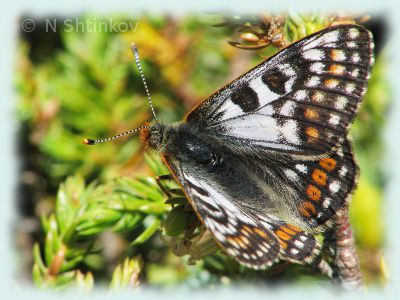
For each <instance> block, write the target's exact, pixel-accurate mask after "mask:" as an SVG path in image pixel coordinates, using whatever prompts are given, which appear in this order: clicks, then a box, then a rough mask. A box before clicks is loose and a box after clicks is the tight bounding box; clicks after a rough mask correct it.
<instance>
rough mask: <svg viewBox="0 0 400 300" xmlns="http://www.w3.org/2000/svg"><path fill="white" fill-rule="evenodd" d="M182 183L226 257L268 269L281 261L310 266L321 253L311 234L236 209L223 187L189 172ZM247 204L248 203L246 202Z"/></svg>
mask: <svg viewBox="0 0 400 300" xmlns="http://www.w3.org/2000/svg"><path fill="white" fill-rule="evenodd" d="M178 174H180V175H179V176H178V178H180V179H179V181H180V182H181V183H182V186H183V188H184V189H185V192H186V193H187V195H188V196H189V199H190V201H191V202H192V205H193V207H194V209H195V211H196V212H197V214H198V216H199V217H200V219H201V220H202V221H203V223H204V225H205V226H206V228H207V229H208V230H210V232H211V233H212V235H213V236H214V238H215V240H216V241H217V242H218V243H219V244H220V245H221V246H222V248H223V249H224V250H225V251H226V253H227V254H228V255H230V256H232V257H233V258H235V259H236V260H237V261H238V262H240V263H241V264H243V265H245V266H247V267H250V268H253V269H264V268H266V267H268V266H270V265H271V264H272V263H273V262H275V261H276V260H278V259H279V258H283V259H285V260H290V261H293V262H298V263H304V262H310V261H312V259H313V258H314V257H315V255H316V254H318V252H319V245H318V243H317V242H316V240H315V239H314V237H313V236H312V235H311V234H308V233H306V232H304V231H302V230H301V229H299V228H298V227H296V226H293V225H290V224H287V223H285V222H283V221H281V220H279V219H278V218H275V217H274V216H271V215H263V214H261V215H260V213H259V212H257V211H254V210H251V209H249V208H243V207H242V206H241V205H236V203H238V201H236V200H233V199H228V198H227V197H226V193H224V192H223V191H222V190H221V188H220V187H218V186H215V185H213V183H212V182H207V180H205V179H204V178H203V179H200V178H199V176H198V175H196V174H195V173H190V172H189V171H188V170H186V171H182V172H179V173H178ZM244 200H245V199H244Z"/></svg>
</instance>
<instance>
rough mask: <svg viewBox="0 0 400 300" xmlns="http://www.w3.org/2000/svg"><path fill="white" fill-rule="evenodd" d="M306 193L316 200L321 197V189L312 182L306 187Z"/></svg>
mask: <svg viewBox="0 0 400 300" xmlns="http://www.w3.org/2000/svg"><path fill="white" fill-rule="evenodd" d="M306 193H307V195H308V197H310V199H311V200H314V201H318V200H319V199H321V191H320V190H319V189H318V188H317V187H316V186H315V185H313V184H310V185H309V186H308V187H307V189H306Z"/></svg>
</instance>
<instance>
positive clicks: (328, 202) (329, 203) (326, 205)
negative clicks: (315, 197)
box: [322, 198, 331, 208]
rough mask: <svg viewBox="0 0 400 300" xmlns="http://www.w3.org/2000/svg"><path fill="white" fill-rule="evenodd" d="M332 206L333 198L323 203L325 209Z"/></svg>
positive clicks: (326, 199)
mask: <svg viewBox="0 0 400 300" xmlns="http://www.w3.org/2000/svg"><path fill="white" fill-rule="evenodd" d="M330 205H331V198H325V199H324V202H322V206H323V207H324V208H329V206H330Z"/></svg>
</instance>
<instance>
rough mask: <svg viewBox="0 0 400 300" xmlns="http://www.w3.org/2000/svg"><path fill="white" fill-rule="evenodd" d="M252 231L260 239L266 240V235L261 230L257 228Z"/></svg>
mask: <svg viewBox="0 0 400 300" xmlns="http://www.w3.org/2000/svg"><path fill="white" fill-rule="evenodd" d="M254 231H255V232H256V233H257V234H258V235H259V236H261V237H263V238H265V239H266V238H268V234H266V233H265V232H264V231H262V230H261V229H258V228H254Z"/></svg>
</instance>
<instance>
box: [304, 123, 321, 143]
mask: <svg viewBox="0 0 400 300" xmlns="http://www.w3.org/2000/svg"><path fill="white" fill-rule="evenodd" d="M306 134H307V136H308V142H309V143H314V142H316V141H317V139H318V137H319V131H318V129H317V128H315V127H307V128H306Z"/></svg>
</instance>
